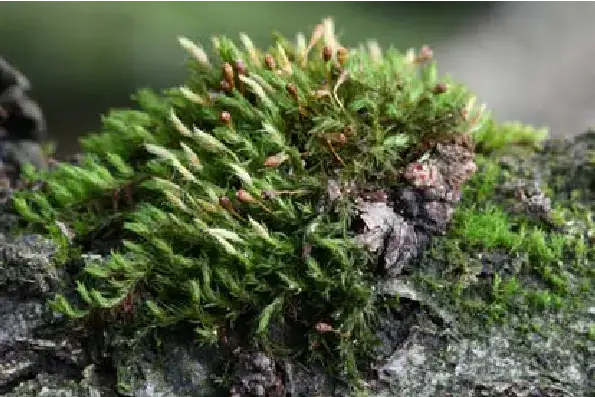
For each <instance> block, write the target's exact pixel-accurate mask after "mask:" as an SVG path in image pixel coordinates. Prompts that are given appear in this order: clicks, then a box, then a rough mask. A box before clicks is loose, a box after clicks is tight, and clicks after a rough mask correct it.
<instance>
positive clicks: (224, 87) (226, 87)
mask: <svg viewBox="0 0 595 397" xmlns="http://www.w3.org/2000/svg"><path fill="white" fill-rule="evenodd" d="M220 86H221V90H223V91H225V92H228V93H229V92H231V90H232V85H231V84H229V82H227V81H225V80H221V83H220Z"/></svg>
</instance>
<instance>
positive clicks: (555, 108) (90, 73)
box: [0, 2, 595, 156]
mask: <svg viewBox="0 0 595 397" xmlns="http://www.w3.org/2000/svg"><path fill="white" fill-rule="evenodd" d="M326 16H332V17H334V18H335V25H336V29H337V31H338V32H339V33H340V35H341V40H342V43H344V44H347V45H357V44H359V43H361V42H364V41H365V40H367V39H371V38H375V39H377V40H378V41H379V43H380V44H381V45H382V46H389V45H393V46H396V47H398V48H401V49H407V48H410V47H419V46H421V45H422V44H429V45H430V46H432V47H433V48H434V49H435V54H436V56H437V58H438V61H439V69H440V71H441V72H444V73H448V74H451V75H453V76H454V77H455V78H457V79H459V80H461V81H463V82H465V83H467V84H468V85H469V86H470V87H471V89H472V90H474V91H476V92H477V93H478V95H479V98H480V100H481V101H483V102H486V103H487V105H488V107H490V108H491V109H493V111H494V114H495V115H496V117H497V118H500V119H506V120H520V121H524V122H529V123H535V124H539V125H547V126H549V127H550V129H551V133H552V135H554V136H561V135H572V134H577V133H580V132H582V131H583V130H585V129H586V128H587V127H589V126H590V123H592V122H594V124H595V88H594V84H595V67H594V66H595V65H594V64H593V63H594V62H595V44H592V43H591V42H593V43H595V40H593V39H592V38H593V37H595V34H594V33H595V24H593V20H595V19H594V18H595V3H539V2H536V3H494V2H484V3H473V2H460V3H456V2H435V3H431V2H419V3H413V2H411V3H409V2H48V3H45V2H43V3H42V2H0V55H1V56H3V57H5V58H6V59H7V60H8V61H9V62H10V63H12V64H13V65H15V66H17V67H18V68H19V69H20V70H21V71H22V72H23V73H24V74H25V75H26V76H28V77H29V79H30V80H31V82H32V84H33V90H32V92H31V96H32V97H33V98H34V99H35V100H37V101H38V102H39V103H40V105H41V106H42V108H43V109H44V112H45V115H46V118H47V120H48V125H49V134H50V136H51V138H52V140H54V141H55V142H56V143H57V147H58V154H59V155H61V156H63V155H66V154H71V153H73V152H74V151H76V150H77V148H78V142H77V138H78V137H80V136H81V135H82V134H84V133H88V132H92V131H94V130H96V129H97V128H98V126H99V123H100V118H101V115H102V114H104V113H105V112H106V111H107V109H108V108H110V107H121V106H129V105H130V104H131V103H130V95H131V94H132V93H133V92H134V91H136V90H137V89H138V88H142V87H151V88H154V89H161V88H165V87H169V86H172V85H179V84H180V83H181V82H182V81H183V78H184V68H183V65H182V64H183V61H184V58H185V56H186V54H185V53H184V52H183V51H182V49H181V48H180V47H179V46H178V44H177V41H176V37H177V36H178V35H184V36H186V37H188V38H190V39H192V40H194V41H196V42H201V43H204V44H205V45H206V47H207V48H208V47H209V46H210V37H211V36H212V35H213V34H224V35H229V36H230V37H232V38H237V37H238V33H240V32H244V33H247V34H248V35H249V36H250V37H251V38H252V39H253V41H254V42H255V43H257V44H260V45H267V44H268V43H270V38H271V32H272V31H278V32H280V33H283V34H285V35H288V36H290V37H294V35H295V33H296V32H299V31H301V32H304V33H306V35H307V36H309V33H310V31H311V29H312V28H313V27H314V25H316V24H317V23H318V22H319V21H320V20H321V19H322V18H323V17H326Z"/></svg>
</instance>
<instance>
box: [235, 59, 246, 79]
mask: <svg viewBox="0 0 595 397" xmlns="http://www.w3.org/2000/svg"><path fill="white" fill-rule="evenodd" d="M235 69H236V73H237V74H238V75H239V76H245V75H246V74H247V70H246V65H245V64H244V61H242V60H241V59H238V60H237V61H236V62H235Z"/></svg>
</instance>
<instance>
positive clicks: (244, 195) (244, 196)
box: [236, 189, 256, 203]
mask: <svg viewBox="0 0 595 397" xmlns="http://www.w3.org/2000/svg"><path fill="white" fill-rule="evenodd" d="M236 197H237V198H238V200H239V201H240V202H242V203H255V202H256V200H255V199H254V197H252V195H251V194H250V193H248V192H247V191H245V190H244V189H240V190H238V191H237V193H236Z"/></svg>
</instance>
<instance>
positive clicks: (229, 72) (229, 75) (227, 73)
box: [222, 62, 234, 86]
mask: <svg viewBox="0 0 595 397" xmlns="http://www.w3.org/2000/svg"><path fill="white" fill-rule="evenodd" d="M222 70H223V79H224V80H225V81H227V82H228V83H229V85H231V86H233V79H234V76H233V67H231V65H230V64H229V63H228V62H225V63H224V64H223V66H222Z"/></svg>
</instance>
